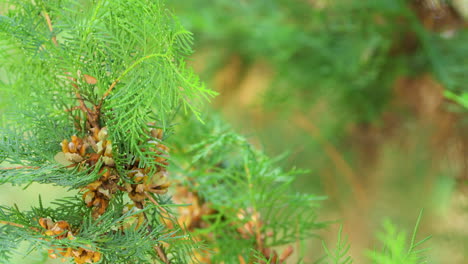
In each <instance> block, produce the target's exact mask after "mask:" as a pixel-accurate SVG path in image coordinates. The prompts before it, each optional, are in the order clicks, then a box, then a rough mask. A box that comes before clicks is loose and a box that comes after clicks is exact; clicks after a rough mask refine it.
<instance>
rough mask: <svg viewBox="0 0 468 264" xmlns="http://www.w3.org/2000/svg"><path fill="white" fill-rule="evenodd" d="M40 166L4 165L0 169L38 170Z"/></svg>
mask: <svg viewBox="0 0 468 264" xmlns="http://www.w3.org/2000/svg"><path fill="white" fill-rule="evenodd" d="M39 168H40V167H33V166H19V167H3V168H0V170H21V169H34V170H37V169H39Z"/></svg>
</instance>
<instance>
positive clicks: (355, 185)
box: [294, 113, 367, 208]
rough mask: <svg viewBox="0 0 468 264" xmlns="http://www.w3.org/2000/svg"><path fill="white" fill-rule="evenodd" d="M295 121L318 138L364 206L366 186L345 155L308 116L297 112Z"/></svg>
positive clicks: (360, 205)
mask: <svg viewBox="0 0 468 264" xmlns="http://www.w3.org/2000/svg"><path fill="white" fill-rule="evenodd" d="M294 122H295V123H296V124H297V125H298V126H299V127H300V128H302V129H303V130H305V131H306V132H308V133H309V134H310V135H311V136H312V137H313V138H314V139H315V140H317V141H318V142H319V143H320V144H321V145H322V147H323V149H324V151H325V154H327V156H328V157H329V158H330V159H331V161H332V162H333V163H334V164H335V166H336V168H337V170H338V171H339V172H340V173H341V174H343V175H344V176H345V178H346V180H347V181H348V182H349V183H350V186H351V190H352V192H353V194H354V196H355V199H356V201H357V203H358V205H359V207H361V208H362V207H363V205H364V204H365V203H366V201H367V195H366V193H365V191H364V187H363V186H362V185H361V183H360V182H359V180H358V178H357V176H356V174H355V173H354V170H353V169H352V168H351V166H350V165H349V164H348V162H347V161H346V160H345V159H344V158H343V155H341V153H340V152H339V151H338V150H337V149H336V148H335V146H333V145H332V144H330V143H329V142H327V141H326V140H324V139H323V138H322V136H321V133H320V130H319V128H318V127H316V126H315V125H314V124H312V123H311V122H310V120H309V119H307V117H305V116H304V115H303V114H300V113H298V114H296V115H295V119H294Z"/></svg>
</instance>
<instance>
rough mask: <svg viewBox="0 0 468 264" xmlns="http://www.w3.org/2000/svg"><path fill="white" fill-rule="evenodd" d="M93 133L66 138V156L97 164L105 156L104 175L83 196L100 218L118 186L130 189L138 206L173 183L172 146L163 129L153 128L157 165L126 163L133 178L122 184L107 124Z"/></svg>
mask: <svg viewBox="0 0 468 264" xmlns="http://www.w3.org/2000/svg"><path fill="white" fill-rule="evenodd" d="M90 132H91V133H90V134H89V135H87V136H85V137H84V138H79V137H77V136H72V137H71V141H70V142H69V141H68V140H63V141H62V143H61V146H62V151H63V153H64V154H65V157H66V159H67V160H68V161H69V162H71V163H72V165H73V166H78V165H87V166H86V167H89V166H94V165H96V163H97V162H98V161H99V160H101V161H102V166H101V168H100V175H101V177H100V178H99V179H97V180H96V181H94V182H92V183H90V184H88V185H87V186H86V187H84V188H83V191H84V194H83V200H84V201H85V203H86V205H87V206H88V207H93V216H94V217H95V218H98V217H99V216H101V215H102V214H103V213H104V212H105V211H106V209H107V207H108V205H109V201H110V200H111V198H112V196H113V194H114V193H115V192H117V190H122V191H125V192H127V193H128V196H129V197H130V199H131V200H132V201H133V202H134V203H135V205H136V206H137V207H138V208H140V209H141V208H143V206H144V203H145V201H146V199H147V197H148V194H147V193H148V192H149V193H155V194H164V193H166V192H167V189H168V187H169V185H170V184H169V178H168V172H167V170H166V166H167V165H168V161H167V153H168V152H169V148H168V147H166V146H165V145H163V144H162V143H161V140H162V136H163V133H162V130H161V129H154V128H153V129H151V131H150V136H151V139H152V140H150V141H149V142H148V143H149V144H150V145H151V146H152V147H151V148H150V151H152V152H153V153H154V154H155V161H156V163H157V164H158V165H157V166H156V168H152V169H150V168H139V165H140V164H139V161H138V160H137V161H135V162H134V163H133V164H132V165H124V167H126V168H128V170H127V173H126V174H127V175H126V176H127V177H128V179H130V181H131V182H125V183H123V186H120V185H119V181H120V177H119V174H118V173H117V171H116V169H115V161H114V159H113V153H112V142H111V141H110V140H108V138H107V134H108V133H107V128H106V127H103V128H101V129H98V128H91V129H90Z"/></svg>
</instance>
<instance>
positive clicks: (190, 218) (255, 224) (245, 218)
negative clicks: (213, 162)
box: [166, 185, 293, 264]
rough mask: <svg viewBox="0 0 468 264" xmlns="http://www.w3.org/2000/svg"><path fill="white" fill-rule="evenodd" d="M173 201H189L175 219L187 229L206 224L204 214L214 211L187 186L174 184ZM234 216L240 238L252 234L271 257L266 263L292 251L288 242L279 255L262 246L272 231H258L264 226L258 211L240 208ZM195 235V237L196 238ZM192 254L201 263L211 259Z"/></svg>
mask: <svg viewBox="0 0 468 264" xmlns="http://www.w3.org/2000/svg"><path fill="white" fill-rule="evenodd" d="M173 201H174V202H175V203H177V204H190V205H188V206H180V207H177V209H178V213H179V214H178V218H177V220H178V223H179V225H180V226H185V227H186V228H187V230H189V231H193V230H195V229H198V228H208V227H209V225H210V223H209V222H207V221H205V220H204V219H203V216H207V215H212V214H214V213H216V211H215V210H214V209H212V208H211V207H210V204H209V203H207V202H205V201H204V200H203V199H202V198H201V197H200V196H199V195H198V193H197V192H195V191H191V190H190V189H189V188H187V187H186V186H182V185H178V186H176V192H175V194H174V196H173ZM237 217H238V219H239V222H241V223H243V224H242V225H240V226H239V227H238V228H237V229H236V230H237V232H238V233H239V234H240V235H241V237H242V238H244V239H248V240H250V239H252V238H253V239H254V240H255V243H256V245H255V247H256V248H257V250H258V251H260V252H261V253H262V255H263V256H264V257H265V258H266V259H268V260H270V261H271V262H269V263H280V264H281V263H286V260H287V259H288V258H289V257H290V256H291V254H292V253H293V248H292V247H291V246H289V247H287V248H285V249H284V250H283V251H282V252H281V255H279V254H278V252H277V251H276V250H273V249H272V248H267V247H264V245H265V240H266V238H267V237H269V236H272V235H273V234H270V233H264V232H263V231H261V232H260V230H262V229H263V223H262V220H261V217H260V214H259V213H258V212H254V211H253V210H242V209H241V210H239V212H238V213H237ZM166 225H168V226H169V227H170V228H172V227H173V225H172V223H171V222H167V223H166ZM194 239H195V240H197V238H194ZM206 239H210V238H200V240H206ZM215 250H216V249H215ZM194 256H195V258H196V259H197V260H198V261H200V262H201V263H212V262H211V260H210V257H209V256H208V255H203V254H200V252H198V251H196V252H194ZM238 258H239V263H241V264H244V263H247V261H246V260H245V259H244V257H243V256H240V255H239V256H238ZM259 263H263V262H259Z"/></svg>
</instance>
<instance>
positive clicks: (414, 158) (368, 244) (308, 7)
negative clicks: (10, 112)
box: [0, 0, 468, 264]
mask: <svg viewBox="0 0 468 264" xmlns="http://www.w3.org/2000/svg"><path fill="white" fill-rule="evenodd" d="M167 5H168V8H170V9H171V10H172V11H173V13H175V15H176V16H177V17H179V19H180V22H181V23H182V24H183V25H184V26H185V27H186V28H187V29H188V30H190V31H192V32H193V33H194V42H195V45H194V54H193V56H192V57H191V58H190V62H191V65H192V66H193V67H194V68H195V69H196V71H197V72H198V73H199V74H200V76H201V77H202V79H203V80H204V81H205V82H206V84H207V86H208V87H209V88H211V89H213V90H215V91H217V92H219V96H218V97H217V98H216V99H215V100H214V101H213V105H212V106H210V110H209V111H213V110H212V109H211V108H214V109H215V110H214V111H219V112H220V113H221V114H222V115H223V116H224V117H225V119H227V120H228V121H229V122H230V123H231V124H232V125H233V127H234V129H235V130H237V131H238V132H241V133H242V134H244V135H246V136H247V137H248V138H249V140H250V141H251V142H252V143H253V144H255V145H256V146H257V147H258V148H260V149H263V150H264V151H265V152H267V153H268V154H269V155H271V156H277V155H282V154H284V153H287V155H285V158H284V159H283V160H282V161H281V163H282V164H281V165H282V166H284V167H286V168H290V167H298V168H302V169H307V170H308V172H307V173H305V174H303V175H302V176H299V178H298V179H297V181H296V185H295V187H296V189H297V191H300V192H310V193H314V194H322V195H326V196H328V200H327V201H325V202H324V204H323V207H322V209H321V219H322V220H338V223H337V224H333V225H331V226H330V227H329V228H328V229H327V230H325V231H323V232H321V233H320V234H319V235H320V236H321V237H322V238H323V239H324V240H325V242H326V243H327V244H329V245H331V246H333V243H334V242H335V241H336V236H337V232H338V228H339V225H340V224H342V225H343V232H344V234H346V235H347V236H349V242H350V244H351V249H350V255H351V256H352V257H353V258H354V259H355V263H367V258H366V253H365V252H366V249H373V248H374V247H377V246H378V243H377V238H376V233H377V232H378V231H379V230H381V226H382V225H381V224H382V222H383V221H384V219H391V220H392V221H393V222H394V223H395V224H396V225H397V226H399V227H401V228H402V229H403V230H407V231H408V232H411V229H412V228H413V226H414V224H415V222H416V219H417V217H418V215H419V213H420V211H421V210H422V209H424V214H423V218H422V223H421V228H420V230H419V232H418V237H419V238H423V237H426V236H427V235H432V238H431V239H430V240H429V242H428V246H429V247H430V248H431V250H430V251H429V253H428V254H429V260H430V261H429V263H453V264H463V263H467V261H466V260H467V259H468V185H467V181H468V86H467V83H468V28H467V26H468V1H467V0H453V1H444V0H211V1H206V0H183V1H181V0H172V1H168V3H167ZM0 100H6V99H3V98H2V99H0ZM0 103H1V102H0ZM63 192H64V190H62V189H59V188H55V187H51V186H39V185H35V186H32V188H28V190H27V191H22V189H21V188H17V187H15V188H12V187H10V186H0V201H1V203H2V204H5V203H7V204H13V203H17V204H19V206H20V207H23V208H27V207H28V206H29V205H30V204H35V203H36V202H37V194H38V193H41V195H42V198H43V200H44V201H45V203H49V202H50V201H52V200H53V198H54V197H57V196H59V195H60V194H62V193H63ZM306 248H307V250H306V258H305V263H314V261H315V260H317V259H319V258H320V257H321V256H322V255H323V249H322V244H321V241H320V240H319V239H316V238H311V239H310V241H307V244H306ZM31 259H36V260H37V257H31ZM31 259H30V260H27V259H23V258H21V259H18V260H17V261H18V262H17V263H34V262H28V261H32V260H31ZM37 261H38V262H37V263H43V262H39V260H37Z"/></svg>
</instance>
